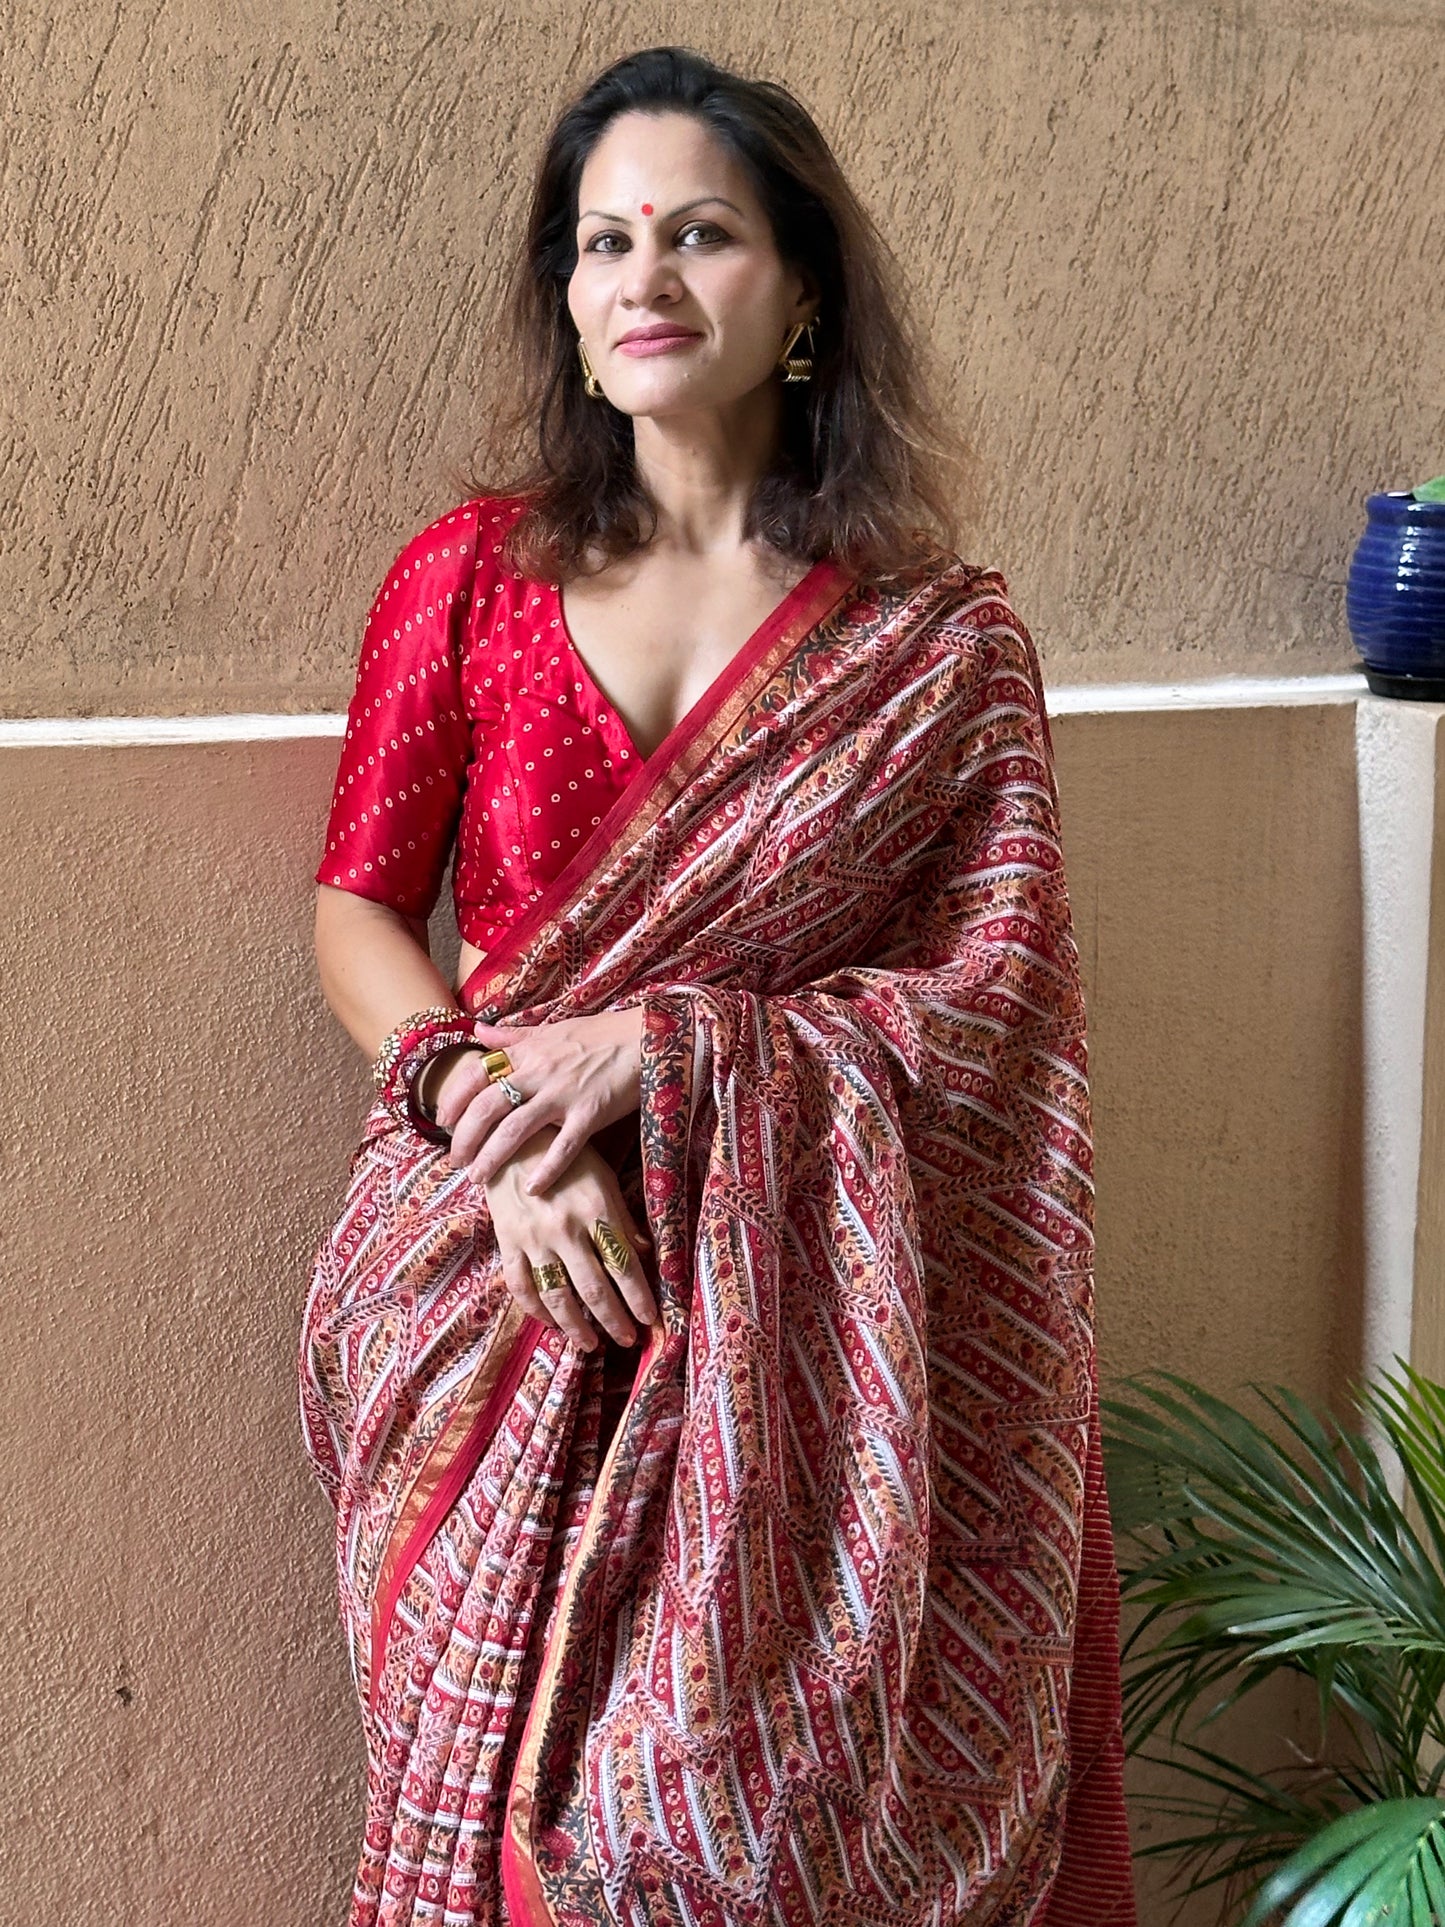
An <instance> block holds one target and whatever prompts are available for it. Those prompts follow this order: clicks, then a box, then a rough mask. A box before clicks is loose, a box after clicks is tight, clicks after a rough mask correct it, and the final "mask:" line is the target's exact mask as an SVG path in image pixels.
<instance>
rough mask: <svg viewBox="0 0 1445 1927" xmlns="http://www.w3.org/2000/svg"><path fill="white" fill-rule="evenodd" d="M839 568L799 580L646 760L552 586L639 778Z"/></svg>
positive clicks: (579, 668) (580, 661) (579, 664)
mask: <svg viewBox="0 0 1445 1927" xmlns="http://www.w3.org/2000/svg"><path fill="white" fill-rule="evenodd" d="M835 566H836V565H835V564H834V562H833V560H832V558H831V557H830V556H822V557H820V558H819V560H818V561H816V562H815V563H813V565H812V567H811V568H809V569H808V571H807V572H806V574H804V575H801V576H799V577H798V580H797V581H796V582H795V583H794V584H793V586H792V588H791V589H789V590H788V591H787V593H786V594H785V595H784V596H783V597H782V599H781V600H780V601H779V602H776V603H775V604H774V605H773V607H772V608H771V609H770V610H769V611H768V613H767V614H766V615H765V616H764V617H763V619H762V621H761V622H760V623H759V624H758V626H757V627H756V628H755V629H754V630H753V632H752V634H751V635H749V636H747V637H745V638H744V640H743V641H742V642H740V643H739V644H738V646H737V648H736V649H735V650H734V651H733V653H732V655H731V656H729V658H728V660H727V661H726V662H725V663H724V664H723V666H722V668H721V669H720V670H719V671H718V673H717V674H716V675H715V676H714V677H713V679H712V681H711V682H710V683H709V684H708V685H707V687H706V688H705V689H704V690H703V692H702V694H701V695H700V696H699V697H698V699H697V701H696V702H695V703H693V704H692V705H691V706H690V707H689V708H688V709H687V710H685V711H684V712H683V714H682V715H681V716H680V717H679V718H678V720H677V721H676V723H674V724H673V726H672V728H671V729H670V730H669V731H668V732H667V734H666V735H665V736H664V737H663V739H662V741H661V742H660V743H659V744H658V745H657V748H656V749H654V750H653V752H652V754H651V755H650V756H644V755H643V753H642V751H641V750H640V749H639V748H638V746H637V743H636V741H635V740H634V738H633V735H632V731H631V730H630V729H629V728H628V726H627V724H626V722H625V721H624V719H623V715H622V711H621V710H620V709H619V708H618V707H617V704H616V703H615V702H614V701H613V700H612V698H611V697H610V696H609V695H608V694H607V692H606V690H605V689H604V688H603V687H602V685H601V683H600V682H599V681H598V680H597V678H596V676H595V675H594V674H593V673H592V670H591V669H590V668H589V667H588V665H587V660H586V658H585V657H584V656H583V654H582V651H581V650H580V649H579V648H578V647H577V639H576V637H575V636H574V635H573V633H572V625H571V623H570V622H569V621H568V619H567V611H566V608H565V607H564V605H563V601H562V584H561V583H560V582H559V583H555V584H553V585H552V597H553V600H554V602H555V604H556V614H557V626H558V628H559V630H560V631H561V634H562V642H563V646H564V647H565V649H566V651H567V654H568V657H569V658H570V660H571V663H572V667H573V669H574V671H575V675H576V679H577V680H578V681H580V682H581V683H582V684H583V686H584V688H585V689H586V690H587V693H588V695H589V696H590V697H591V699H592V701H593V703H594V705H595V706H596V709H597V715H598V720H599V721H600V722H602V723H606V722H608V720H609V719H610V720H611V722H612V724H613V725H614V727H615V732H616V735H617V737H618V739H619V742H620V743H621V744H622V745H625V747H626V749H627V753H628V755H629V757H630V758H631V759H632V763H633V772H634V775H635V774H636V773H637V772H638V771H639V770H644V769H648V768H650V767H651V766H652V765H653V764H654V763H656V762H657V760H658V758H659V757H661V756H662V755H663V752H664V751H668V750H670V749H671V748H672V747H673V746H674V745H675V744H677V743H681V742H684V741H686V740H687V738H688V737H690V736H691V734H692V733H693V731H694V730H695V729H696V728H697V726H698V724H699V723H700V722H702V721H703V719H704V718H705V717H706V716H708V715H709V714H710V713H711V712H712V710H713V709H714V708H715V707H716V705H717V704H718V703H720V702H721V701H722V699H723V698H724V696H726V695H727V693H728V691H729V690H730V689H731V688H732V686H733V684H734V683H735V682H736V681H737V679H738V677H739V676H740V675H741V674H742V672H743V670H744V668H745V667H746V666H747V665H748V663H749V662H750V661H751V659H752V657H753V654H754V652H755V651H756V649H757V647H758V645H759V644H760V643H761V642H762V641H764V640H765V639H766V638H768V637H770V636H772V635H774V634H775V633H776V631H777V629H778V626H779V625H780V623H782V622H785V621H786V620H787V618H788V617H789V616H790V615H791V614H792V612H793V610H794V608H795V607H796V606H797V605H798V603H799V602H800V601H801V600H802V599H803V598H804V597H805V596H806V594H807V593H808V592H809V591H811V590H812V588H813V587H814V586H815V584H816V583H817V582H818V581H819V579H820V578H821V577H822V576H823V575H824V574H826V573H827V572H828V571H829V570H831V569H832V568H834V567H835Z"/></svg>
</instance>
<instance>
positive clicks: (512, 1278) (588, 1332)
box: [484, 1098, 657, 1352]
mask: <svg viewBox="0 0 1445 1927" xmlns="http://www.w3.org/2000/svg"><path fill="white" fill-rule="evenodd" d="M502 1101H503V1102H504V1103H505V1102H506V1100H505V1098H504V1099H503V1100H502ZM550 1138H551V1133H550V1131H548V1130H546V1129H543V1130H542V1131H539V1132H538V1133H537V1134H536V1139H535V1142H534V1143H530V1144H527V1145H525V1146H523V1148H522V1149H521V1150H519V1151H518V1152H517V1154H516V1155H515V1156H513V1157H512V1158H510V1159H509V1160H508V1161H507V1163H505V1164H504V1165H503V1166H502V1168H501V1170H500V1171H498V1173H497V1175H496V1176H495V1177H494V1178H491V1179H489V1180H488V1182H487V1184H486V1185H485V1187H484V1189H485V1191H486V1197H487V1204H488V1207H489V1209H490V1210H491V1214H492V1228H493V1230H494V1231H495V1232H496V1234H497V1249H498V1250H499V1251H500V1252H501V1254H502V1276H503V1277H504V1278H505V1279H506V1282H507V1289H508V1291H510V1292H511V1294H512V1296H513V1298H515V1299H516V1301H517V1303H518V1304H519V1305H520V1306H521V1307H522V1310H523V1311H525V1312H526V1313H527V1314H528V1315H529V1316H530V1317H532V1318H537V1319H540V1320H541V1322H542V1323H543V1324H544V1325H555V1326H556V1327H557V1329H558V1330H559V1331H561V1332H563V1333H565V1334H566V1336H567V1337H568V1338H570V1339H571V1340H572V1342H573V1343H574V1344H575V1345H580V1346H581V1348H582V1350H583V1351H586V1352H590V1351H592V1350H594V1349H595V1348H596V1347H597V1346H598V1345H599V1344H601V1342H602V1341H601V1339H600V1338H599V1337H598V1335H597V1331H596V1328H595V1326H594V1325H593V1324H592V1322H591V1319H589V1317H588V1313H589V1312H590V1313H591V1315H592V1318H593V1319H596V1321H597V1324H598V1325H600V1326H601V1327H602V1328H603V1330H604V1331H607V1332H610V1333H611V1334H612V1336H613V1337H614V1338H615V1339H616V1340H617V1341H618V1343H619V1344H622V1345H630V1344H632V1343H633V1341H634V1340H635V1339H636V1337H637V1325H638V1324H643V1325H650V1324H653V1323H654V1322H655V1321H656V1318H657V1302H656V1300H655V1299H654V1297H653V1295H652V1289H651V1286H650V1285H649V1284H648V1281H647V1278H646V1277H645V1275H644V1273H643V1269H642V1256H641V1251H640V1247H641V1246H642V1245H643V1244H650V1243H651V1240H650V1239H649V1238H648V1237H647V1236H646V1234H645V1233H644V1232H641V1231H639V1230H638V1228H637V1226H636V1225H635V1224H634V1223H633V1220H632V1213H631V1212H630V1211H629V1210H628V1208H627V1206H626V1205H625V1204H624V1203H623V1201H622V1193H621V1192H620V1191H619V1190H618V1188H617V1178H616V1174H615V1173H614V1172H613V1171H612V1169H611V1167H610V1166H609V1165H608V1163H607V1161H606V1159H605V1158H604V1157H603V1156H602V1155H601V1153H600V1152H599V1151H598V1150H597V1149H596V1147H595V1146H594V1145H591V1144H584V1145H583V1146H582V1148H581V1150H580V1151H579V1152H577V1153H576V1154H575V1155H574V1157H573V1159H572V1161H571V1164H570V1167H569V1169H568V1170H567V1172H566V1174H565V1176H563V1177H562V1179H561V1180H560V1181H559V1182H558V1184H557V1185H556V1187H555V1189H554V1190H553V1191H552V1192H551V1194H550V1196H548V1197H546V1198H539V1197H534V1196H533V1195H532V1194H531V1192H530V1191H529V1190H528V1188H527V1182H526V1180H527V1178H528V1176H529V1174H530V1173H531V1172H532V1171H533V1170H535V1169H536V1168H537V1166H538V1164H539V1163H540V1161H541V1160H542V1159H544V1158H546V1157H548V1156H549V1155H550V1151H551V1149H552V1148H555V1147H551V1146H550V1145H549V1140H550ZM599 1218H601V1219H602V1220H603V1221H604V1222H605V1223H607V1224H609V1225H611V1227H612V1229H613V1230H614V1231H615V1232H616V1233H617V1235H618V1237H619V1238H620V1239H621V1240H622V1242H623V1244H624V1245H628V1246H630V1247H631V1249H630V1250H629V1251H628V1252H627V1254H626V1261H625V1264H624V1266H623V1268H622V1270H621V1273H620V1275H614V1274H613V1273H612V1272H610V1271H609V1270H608V1269H607V1267H606V1266H605V1265H604V1264H603V1261H602V1254H601V1253H600V1252H599V1250H598V1248H597V1246H596V1245H595V1244H594V1243H593V1242H592V1231H593V1228H594V1226H595V1225H596V1223H597V1220H598V1219H599ZM549 1260H550V1261H552V1262H557V1261H560V1263H561V1265H562V1268H563V1270H564V1271H565V1273H566V1283H565V1284H563V1285H561V1286H560V1287H558V1288H556V1289H552V1288H548V1289H547V1290H546V1291H545V1292H542V1293H539V1292H538V1290H537V1285H536V1280H535V1279H534V1278H533V1276H532V1267H533V1265H541V1264H545V1263H547V1262H548V1261H549ZM629 1313H630V1314H631V1315H630V1316H629ZM634 1320H636V1323H634Z"/></svg>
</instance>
